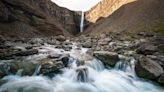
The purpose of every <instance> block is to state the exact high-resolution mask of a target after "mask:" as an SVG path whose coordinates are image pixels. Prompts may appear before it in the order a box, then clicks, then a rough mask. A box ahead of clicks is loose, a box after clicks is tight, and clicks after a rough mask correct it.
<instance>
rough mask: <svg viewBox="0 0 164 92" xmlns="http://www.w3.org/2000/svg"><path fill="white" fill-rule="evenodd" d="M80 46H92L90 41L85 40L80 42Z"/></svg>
mask: <svg viewBox="0 0 164 92" xmlns="http://www.w3.org/2000/svg"><path fill="white" fill-rule="evenodd" d="M82 47H84V48H91V47H92V42H90V41H86V42H84V43H82Z"/></svg>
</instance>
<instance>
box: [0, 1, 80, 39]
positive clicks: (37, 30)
mask: <svg viewBox="0 0 164 92" xmlns="http://www.w3.org/2000/svg"><path fill="white" fill-rule="evenodd" d="M74 17H75V16H74V12H72V11H69V10H68V9H65V8H61V7H58V6H57V5H56V4H54V3H52V2H51V1H50V0H0V34H1V36H5V38H7V37H18V38H21V37H28V38H29V37H34V36H52V35H59V34H62V35H67V36H70V35H71V34H75V33H76V31H77V29H76V23H75V18H74Z"/></svg>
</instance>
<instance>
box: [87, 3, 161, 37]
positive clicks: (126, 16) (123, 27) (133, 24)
mask: <svg viewBox="0 0 164 92" xmlns="http://www.w3.org/2000/svg"><path fill="white" fill-rule="evenodd" d="M163 10H164V2H163V1H162V0H102V2H100V3H99V4H98V5H97V6H96V7H94V8H92V9H91V10H90V11H88V12H87V13H86V14H85V16H86V20H88V21H90V22H94V24H90V26H89V27H88V28H87V29H86V33H87V34H90V35H93V34H96V35H97V34H101V33H102V32H109V31H114V32H116V31H117V32H138V31H155V32H159V33H163V29H164V28H163V26H164V17H163V16H164V12H162V11H163Z"/></svg>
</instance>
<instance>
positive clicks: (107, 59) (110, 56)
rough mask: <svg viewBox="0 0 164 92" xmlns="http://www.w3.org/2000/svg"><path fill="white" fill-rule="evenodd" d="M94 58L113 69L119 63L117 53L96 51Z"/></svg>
mask: <svg viewBox="0 0 164 92" xmlns="http://www.w3.org/2000/svg"><path fill="white" fill-rule="evenodd" d="M93 56H95V57H96V58H98V59H99V60H101V61H102V62H103V63H104V64H106V65H108V66H112V67H114V66H115V64H116V63H117V62H118V61H119V56H118V54H117V53H115V52H108V51H95V52H93Z"/></svg>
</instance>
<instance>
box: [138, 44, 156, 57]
mask: <svg viewBox="0 0 164 92" xmlns="http://www.w3.org/2000/svg"><path fill="white" fill-rule="evenodd" d="M156 51H157V47H156V46H154V45H152V44H148V43H145V44H142V45H141V46H140V47H139V48H138V49H137V50H136V52H137V53H138V54H144V55H152V54H153V53H154V52H156Z"/></svg>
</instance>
